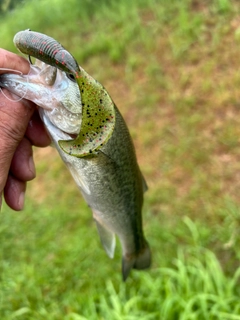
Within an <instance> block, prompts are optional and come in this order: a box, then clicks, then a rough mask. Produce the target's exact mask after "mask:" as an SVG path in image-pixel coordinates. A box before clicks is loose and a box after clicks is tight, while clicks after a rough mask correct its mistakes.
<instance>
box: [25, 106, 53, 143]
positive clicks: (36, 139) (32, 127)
mask: <svg viewBox="0 0 240 320" xmlns="http://www.w3.org/2000/svg"><path fill="white" fill-rule="evenodd" d="M25 136H26V137H27V138H28V139H29V140H30V141H31V143H32V144H33V145H34V146H37V147H46V146H49V145H50V143H51V139H50V137H49V135H48V134H47V131H46V129H45V127H44V124H43V122H42V120H41V118H40V116H39V113H38V111H37V110H35V112H34V114H33V116H32V118H31V120H30V121H29V124H28V127H27V130H26V133H25Z"/></svg>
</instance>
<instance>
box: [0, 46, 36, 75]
mask: <svg viewBox="0 0 240 320" xmlns="http://www.w3.org/2000/svg"><path fill="white" fill-rule="evenodd" d="M1 68H7V69H13V70H18V71H21V72H22V73H24V74H27V73H28V72H29V69H30V65H29V62H28V61H27V60H26V59H25V58H23V57H20V56H18V55H17V54H15V53H12V52H9V51H7V50H4V49H1V48H0V74H1V73H6V72H7V71H6V70H1Z"/></svg>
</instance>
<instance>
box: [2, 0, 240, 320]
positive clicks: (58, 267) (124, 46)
mask: <svg viewBox="0 0 240 320" xmlns="http://www.w3.org/2000/svg"><path fill="white" fill-rule="evenodd" d="M27 28H30V29H31V30H34V31H39V32H42V33H46V34H47V35H49V36H51V37H53V38H55V39H56V40H58V41H59V42H61V43H62V44H63V46H64V47H66V48H67V49H68V50H69V51H70V52H71V53H72V54H73V55H74V56H75V58H76V59H77V61H78V62H79V64H80V65H81V66H82V67H83V68H84V69H85V70H86V71H87V72H88V73H89V74H91V75H92V76H93V77H94V78H95V79H97V80H99V81H100V82H101V83H102V84H103V85H104V86H105V87H106V88H107V90H108V91H109V93H110V95H111V96H112V98H113V100H114V101H115V103H116V105H117V106H118V108H119V109H120V111H121V112H122V114H123V116H124V118H125V120H126V122H127V124H128V126H129V129H130V132H131V134H132V137H133V140H134V143H135V146H136V152H137V156H138V160H139V164H140V167H141V169H142V172H143V174H144V176H145V177H146V180H147V182H148V185H149V190H148V192H147V193H146V195H145V205H144V210H143V221H144V229H145V233H146V237H147V239H148V240H149V242H150V245H151V248H152V255H153V264H152V268H151V269H150V270H147V271H144V272H138V271H132V272H131V275H130V277H129V279H128V280H127V282H126V283H122V281H121V249H120V244H119V243H118V248H117V253H116V256H115V258H114V259H113V260H110V259H108V257H107V256H106V254H105V252H104V250H103V249H102V247H101V245H100V242H99V239H98V234H97V231H96V228H95V225H94V222H93V219H92V216H91V212H90V209H89V208H88V207H87V205H86V204H85V202H84V201H83V199H82V197H81V195H80V193H79V191H78V190H77V188H76V186H75V184H74V182H73V180H72V178H71V177H70V174H69V173H68V172H67V170H66V168H65V166H64V164H63V163H62V162H61V160H60V158H59V157H58V155H57V153H56V151H55V150H54V149H52V148H50V147H49V148H46V149H35V151H34V158H35V162H36V165H37V178H36V179H35V180H34V181H32V182H31V183H29V184H28V192H27V200H26V203H25V209H24V210H23V211H22V212H20V213H16V212H13V211H11V210H10V209H9V208H7V206H6V205H4V206H3V209H2V212H1V216H0V241H1V246H0V319H1V320H10V319H19V320H25V319H31V320H35V319H37V320H38V319H44V320H45V319H48V320H60V319H64V320H83V319H90V320H91V319H104V320H105V319H113V320H115V319H116V320H121V319H125V320H135V319H150V320H151V319H160V320H164V319H166V320H171V319H172V320H175V319H181V320H190V319H200V320H203V319H206V320H209V319H221V320H240V281H239V276H240V268H239V261H240V247H239V244H240V236H239V226H240V211H239V186H240V90H239V86H240V72H239V71H240V70H239V69H240V68H239V66H240V63H239V60H240V59H239V56H240V4H239V1H238V0H235V1H230V0H181V1H179V0H170V1H169V0H168V1H167V0H131V1H129V0H119V1H113V0H98V1H96V0H95V1H94V0H85V1H84V0H79V1H77V0H68V1H66V0H52V1H47V0H38V1H36V0H35V1H34V0H32V1H30V0H29V1H13V0H1V2H0V35H1V47H2V48H5V49H8V50H10V51H13V52H17V51H16V48H14V46H13V43H12V39H13V36H14V35H15V33H16V32H18V31H20V30H24V29H27Z"/></svg>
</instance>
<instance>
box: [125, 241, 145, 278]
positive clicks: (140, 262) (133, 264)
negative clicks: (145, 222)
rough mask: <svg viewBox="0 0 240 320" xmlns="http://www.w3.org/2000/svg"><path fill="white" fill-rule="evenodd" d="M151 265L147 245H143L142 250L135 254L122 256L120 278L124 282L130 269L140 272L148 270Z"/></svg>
mask: <svg viewBox="0 0 240 320" xmlns="http://www.w3.org/2000/svg"><path fill="white" fill-rule="evenodd" d="M150 265H151V251H150V248H149V245H148V243H147V242H146V243H145V246H144V248H143V249H142V250H141V251H140V252H139V253H138V254H137V255H131V256H130V257H128V256H126V255H125V256H123V258H122V277H123V281H126V279H127V277H128V275H129V273H130V271H131V269H132V268H134V269H138V270H142V269H146V268H149V267H150Z"/></svg>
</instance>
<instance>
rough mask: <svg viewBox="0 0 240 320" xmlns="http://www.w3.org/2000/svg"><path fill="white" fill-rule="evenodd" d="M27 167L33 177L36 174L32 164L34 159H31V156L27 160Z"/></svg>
mask: <svg viewBox="0 0 240 320" xmlns="http://www.w3.org/2000/svg"><path fill="white" fill-rule="evenodd" d="M28 168H29V171H31V173H32V174H33V176H34V177H35V176H36V169H35V164H34V161H33V157H30V158H29V160H28Z"/></svg>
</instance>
